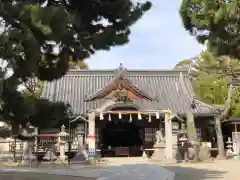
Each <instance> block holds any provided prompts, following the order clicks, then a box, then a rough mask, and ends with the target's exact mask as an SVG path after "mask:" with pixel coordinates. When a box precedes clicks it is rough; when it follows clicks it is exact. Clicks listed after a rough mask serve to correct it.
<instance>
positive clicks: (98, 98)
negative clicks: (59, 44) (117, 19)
mask: <svg viewBox="0 0 240 180" xmlns="http://www.w3.org/2000/svg"><path fill="white" fill-rule="evenodd" d="M41 97H44V98H48V99H50V100H51V101H53V102H56V101H62V102H64V103H67V104H70V105H71V108H72V112H73V114H74V116H75V117H81V118H80V119H83V118H82V117H84V118H85V119H86V120H87V121H78V122H77V123H78V126H80V127H82V128H83V129H84V137H85V138H84V141H86V140H87V142H88V147H89V152H93V153H94V152H95V151H96V150H98V149H100V150H101V152H102V155H103V156H116V155H117V150H116V149H117V148H120V147H122V148H127V153H128V155H130V156H140V155H141V153H142V151H143V149H146V148H153V145H154V143H155V140H156V138H155V137H156V136H155V134H156V132H157V131H160V132H162V134H163V136H165V139H166V143H169V142H170V141H171V138H172V137H170V136H171V134H174V133H175V132H178V131H180V130H181V128H182V126H183V124H184V121H185V120H186V114H187V113H189V112H191V113H192V114H193V116H194V121H195V127H196V131H197V136H198V138H199V139H200V140H206V139H207V138H208V136H209V134H208V132H207V131H206V127H207V126H208V123H209V121H210V120H212V119H213V113H212V109H211V107H210V106H209V105H207V104H205V103H203V102H200V101H197V100H196V98H195V94H194V92H193V88H192V86H191V81H190V76H189V74H188V71H187V70H184V69H176V70H151V69H150V70H136V69H126V68H124V67H123V66H122V65H120V66H119V67H118V68H117V69H112V70H111V69H110V70H70V71H69V72H67V74H66V75H65V76H63V77H62V78H61V79H58V80H55V81H53V82H46V83H45V85H44V88H43V92H42V95H41ZM167 119H170V120H171V121H167ZM179 119H181V120H179ZM167 122H170V124H168V126H167V125H166V123H167ZM66 125H67V124H66ZM169 126H170V128H169ZM74 132H75V131H72V135H71V137H74ZM167 133H170V136H169V135H168V137H167V136H166V135H167ZM171 143H172V142H171ZM167 147H168V148H170V149H168V150H169V151H170V154H171V144H169V145H167ZM113 149H115V150H113ZM120 155H121V153H120Z"/></svg>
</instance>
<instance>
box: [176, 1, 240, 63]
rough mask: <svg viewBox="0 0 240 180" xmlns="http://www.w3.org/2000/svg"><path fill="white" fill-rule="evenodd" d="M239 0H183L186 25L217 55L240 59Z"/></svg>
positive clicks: (182, 9)
mask: <svg viewBox="0 0 240 180" xmlns="http://www.w3.org/2000/svg"><path fill="white" fill-rule="evenodd" d="M239 14H240V1H237V0H236V1H229V0H183V1H182V4H181V7H180V16H181V18H182V21H183V24H184V27H185V29H186V30H187V31H189V32H190V33H191V34H192V35H193V36H195V37H196V38H197V40H198V41H199V42H200V43H205V42H206V41H207V45H208V50H209V51H211V52H212V53H213V54H214V55H216V56H221V55H227V56H229V57H232V58H236V59H240V51H239V50H240V23H239V22H240V15H239Z"/></svg>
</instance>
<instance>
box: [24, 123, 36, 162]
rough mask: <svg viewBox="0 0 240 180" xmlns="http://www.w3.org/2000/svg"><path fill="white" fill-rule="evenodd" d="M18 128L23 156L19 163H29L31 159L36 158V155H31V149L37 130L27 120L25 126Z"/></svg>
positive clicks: (32, 148)
mask: <svg viewBox="0 0 240 180" xmlns="http://www.w3.org/2000/svg"><path fill="white" fill-rule="evenodd" d="M20 129H21V132H20V136H21V139H22V140H23V156H22V161H21V164H24V165H31V164H32V161H34V160H36V156H35V155H33V150H34V144H35V137H36V136H37V131H36V128H35V127H33V126H32V125H31V124H30V123H29V122H27V123H26V126H25V127H21V128H20Z"/></svg>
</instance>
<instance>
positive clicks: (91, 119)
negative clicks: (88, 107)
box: [88, 112, 96, 157]
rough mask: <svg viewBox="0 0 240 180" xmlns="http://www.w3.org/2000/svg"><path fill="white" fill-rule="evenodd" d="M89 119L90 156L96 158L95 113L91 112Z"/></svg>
mask: <svg viewBox="0 0 240 180" xmlns="http://www.w3.org/2000/svg"><path fill="white" fill-rule="evenodd" d="M88 117H89V118H88V156H89V157H94V156H95V153H96V134H95V112H90V113H89V114H88Z"/></svg>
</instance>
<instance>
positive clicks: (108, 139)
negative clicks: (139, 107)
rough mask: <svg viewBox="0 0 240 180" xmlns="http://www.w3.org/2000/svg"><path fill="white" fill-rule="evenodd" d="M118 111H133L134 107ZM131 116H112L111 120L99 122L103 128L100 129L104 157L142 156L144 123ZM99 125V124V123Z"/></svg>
mask: <svg viewBox="0 0 240 180" xmlns="http://www.w3.org/2000/svg"><path fill="white" fill-rule="evenodd" d="M111 110H112V111H116V110H118V111H119V110H120V111H123V110H128V111H133V110H135V111H136V109H135V108H133V107H117V108H112V109H111ZM129 118H130V116H129V114H122V115H121V117H120V118H119V114H112V115H111V120H110V121H109V120H108V119H106V120H103V121H100V122H99V121H98V122H99V123H100V124H101V123H102V124H103V126H102V128H100V129H101V130H100V137H101V138H100V144H101V152H102V156H103V157H120V156H125V157H126V156H131V157H136V156H141V155H142V146H143V140H144V128H143V127H144V125H143V122H140V121H139V122H137V120H136V119H137V116H136V115H131V118H132V120H131V121H130V120H129ZM97 124H98V123H97Z"/></svg>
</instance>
